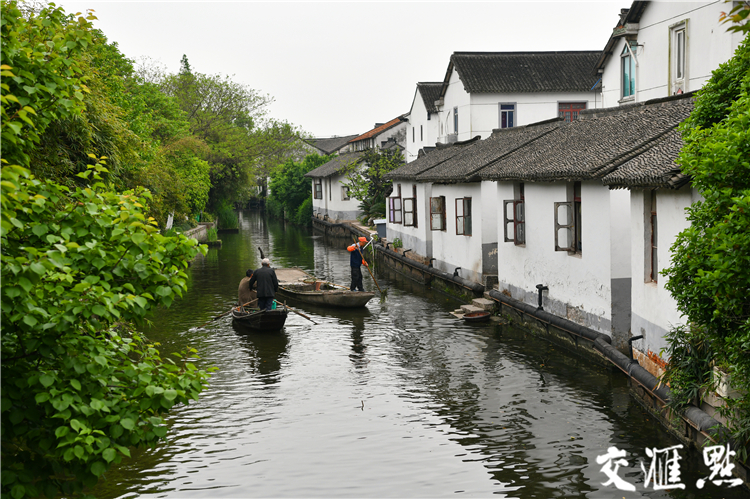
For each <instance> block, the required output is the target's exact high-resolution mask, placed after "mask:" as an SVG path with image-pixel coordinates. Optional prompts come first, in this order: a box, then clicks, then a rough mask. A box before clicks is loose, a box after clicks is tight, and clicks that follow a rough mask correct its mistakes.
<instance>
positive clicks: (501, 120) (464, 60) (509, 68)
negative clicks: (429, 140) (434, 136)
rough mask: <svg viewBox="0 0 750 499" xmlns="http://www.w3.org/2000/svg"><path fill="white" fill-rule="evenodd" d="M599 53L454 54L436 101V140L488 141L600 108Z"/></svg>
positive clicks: (573, 117)
mask: <svg viewBox="0 0 750 499" xmlns="http://www.w3.org/2000/svg"><path fill="white" fill-rule="evenodd" d="M600 54H601V52H600V51H576V52H454V53H453V55H451V58H450V63H449V64H448V69H447V71H446V73H445V78H444V80H443V84H442V87H441V89H440V94H439V96H438V100H437V102H436V107H437V109H438V118H439V125H438V126H439V128H438V141H439V142H443V143H447V142H454V141H457V140H458V141H463V140H468V139H470V138H471V137H474V136H476V135H479V136H481V137H482V138H486V137H488V136H489V135H490V134H491V133H492V131H493V130H494V129H496V128H511V127H514V126H519V125H526V124H530V123H536V122H539V121H543V120H546V119H550V118H554V117H558V116H560V117H563V118H564V119H565V120H566V121H570V120H572V119H575V118H576V117H577V115H578V112H580V111H581V110H583V109H590V108H595V107H601V103H597V98H600V97H598V95H599V92H598V90H597V83H598V76H597V75H596V73H595V72H594V69H593V68H594V66H595V64H596V62H597V60H598V58H599V56H600Z"/></svg>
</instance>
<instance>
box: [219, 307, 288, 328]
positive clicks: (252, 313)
mask: <svg viewBox="0 0 750 499" xmlns="http://www.w3.org/2000/svg"><path fill="white" fill-rule="evenodd" d="M287 315H289V311H288V310H287V309H286V307H283V306H282V307H279V308H277V309H275V310H258V309H251V310H245V309H244V308H243V307H235V308H233V309H232V321H233V322H234V323H235V324H237V325H239V326H242V327H246V328H248V329H253V330H256V331H280V330H281V329H282V328H283V327H284V323H285V322H286V317H287Z"/></svg>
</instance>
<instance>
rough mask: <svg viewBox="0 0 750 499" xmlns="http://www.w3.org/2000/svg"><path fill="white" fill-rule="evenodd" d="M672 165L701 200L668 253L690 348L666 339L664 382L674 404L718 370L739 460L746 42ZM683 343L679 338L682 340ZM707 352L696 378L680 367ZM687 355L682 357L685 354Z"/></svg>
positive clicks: (747, 287) (745, 254)
mask: <svg viewBox="0 0 750 499" xmlns="http://www.w3.org/2000/svg"><path fill="white" fill-rule="evenodd" d="M681 130H682V133H683V140H684V147H683V149H682V151H681V153H680V156H679V159H678V162H679V164H680V166H681V168H682V171H683V172H685V173H686V174H688V175H690V176H691V179H692V185H693V186H694V187H695V188H696V189H698V190H699V191H700V194H701V196H702V197H703V200H701V201H698V202H696V203H694V204H693V205H692V206H691V207H690V208H689V209H688V220H689V221H690V224H691V225H690V227H689V228H687V229H686V230H684V231H683V232H681V233H680V234H679V235H678V237H677V240H676V241H675V243H674V245H673V246H672V253H673V258H672V265H671V267H670V268H668V269H666V270H665V271H664V274H665V275H666V276H667V277H668V278H669V279H668V282H667V284H666V288H667V289H668V290H669V291H670V292H671V293H672V296H673V297H674V298H675V300H676V301H677V305H678V308H679V310H680V311H681V312H682V313H683V314H684V316H685V317H686V319H687V323H688V326H687V327H689V328H690V335H689V337H690V338H691V342H690V343H689V344H688V343H685V342H682V341H681V337H680V335H673V338H672V340H671V343H670V349H669V352H670V355H671V356H672V357H674V358H678V359H683V361H681V363H680V364H676V365H670V367H669V369H668V371H667V379H668V380H669V381H670V383H671V384H672V388H673V390H674V391H675V394H676V397H675V398H676V400H683V401H684V399H685V397H683V396H681V395H683V394H685V393H695V392H697V390H696V387H697V386H699V385H710V384H711V382H712V380H711V373H710V369H711V368H712V366H713V365H717V366H719V367H721V368H722V369H724V370H726V371H727V372H728V373H729V374H730V376H731V379H732V382H733V384H734V385H735V386H736V387H737V388H739V389H740V390H741V391H742V393H743V395H742V396H741V397H740V398H739V399H729V400H727V402H728V409H727V410H725V411H724V414H725V415H726V416H727V418H728V421H729V429H730V430H731V432H732V436H733V438H734V441H735V443H736V444H738V445H739V446H740V449H738V450H739V452H740V453H741V454H740V455H741V456H743V459H746V458H747V448H748V445H750V395H749V394H750V300H748V295H750V38H745V40H744V42H743V43H742V44H741V45H740V47H739V48H738V49H737V52H736V53H735V56H734V57H733V58H732V59H731V60H730V61H728V62H727V63H725V64H723V65H721V66H720V67H719V68H718V69H717V70H716V71H714V73H713V76H712V77H711V79H710V81H709V82H708V83H707V84H706V86H705V87H704V88H703V89H702V90H701V91H700V92H699V94H698V97H697V101H696V106H695V110H694V111H693V113H692V114H691V116H690V117H689V118H688V119H687V120H686V121H685V122H684V123H683V124H682V125H681ZM682 336H684V335H682ZM707 350H708V351H709V352H710V355H709V357H710V359H711V360H710V361H704V362H702V364H701V365H702V366H703V368H702V369H700V370H699V371H698V372H697V373H695V372H688V370H687V369H686V368H683V367H681V366H686V365H688V363H687V362H685V361H684V360H685V359H686V358H687V359H694V358H695V357H696V355H698V354H697V353H691V352H693V351H695V352H706V351H707ZM686 351H687V353H686ZM701 356H705V353H702V354H701Z"/></svg>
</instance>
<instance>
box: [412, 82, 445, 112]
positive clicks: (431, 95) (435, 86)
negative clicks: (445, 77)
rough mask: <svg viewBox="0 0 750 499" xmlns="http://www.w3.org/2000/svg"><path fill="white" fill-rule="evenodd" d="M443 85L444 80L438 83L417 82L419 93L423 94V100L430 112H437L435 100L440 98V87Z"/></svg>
mask: <svg viewBox="0 0 750 499" xmlns="http://www.w3.org/2000/svg"><path fill="white" fill-rule="evenodd" d="M442 87H443V82H437V83H417V89H418V90H419V95H421V96H422V102H424V107H425V108H426V109H427V112H428V113H437V112H438V109H437V107H436V106H435V101H436V100H438V99H439V98H440V89H441V88H442Z"/></svg>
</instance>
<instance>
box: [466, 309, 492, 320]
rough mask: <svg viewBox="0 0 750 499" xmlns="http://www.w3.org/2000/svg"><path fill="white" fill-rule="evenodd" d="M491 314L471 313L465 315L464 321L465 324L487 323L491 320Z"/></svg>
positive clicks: (485, 312)
mask: <svg viewBox="0 0 750 499" xmlns="http://www.w3.org/2000/svg"><path fill="white" fill-rule="evenodd" d="M490 315H491V314H490V313H489V312H487V311H484V310H482V311H480V312H469V313H468V314H464V317H463V318H464V321H465V322H485V321H488V320H490Z"/></svg>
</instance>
